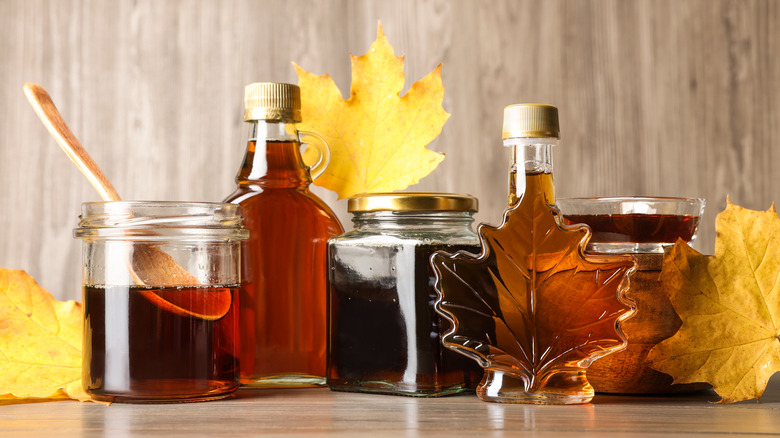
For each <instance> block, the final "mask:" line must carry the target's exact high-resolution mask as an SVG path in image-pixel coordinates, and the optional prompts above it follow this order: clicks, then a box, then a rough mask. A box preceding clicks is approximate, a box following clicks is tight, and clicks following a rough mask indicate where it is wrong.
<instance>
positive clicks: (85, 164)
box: [24, 82, 121, 201]
mask: <svg viewBox="0 0 780 438" xmlns="http://www.w3.org/2000/svg"><path fill="white" fill-rule="evenodd" d="M24 94H25V95H26V96H27V100H29V101H30V105H32V107H33V109H34V110H35V113H36V114H38V117H40V119H41V121H42V122H43V125H44V126H46V129H48V130H49V133H50V134H51V135H52V137H54V139H55V140H57V143H58V144H59V145H60V147H61V148H62V150H63V151H65V154H67V155H68V158H70V160H71V161H73V164H75V165H76V167H77V168H78V169H79V171H81V173H82V174H84V176H85V177H86V178H87V180H88V181H89V183H90V184H92V187H94V188H95V190H97V191H98V193H100V197H101V198H103V200H104V201H119V200H121V198H120V197H119V194H118V193H117V192H116V190H115V189H114V186H112V185H111V182H110V181H109V180H108V178H106V176H105V175H104V174H103V172H102V171H101V170H100V168H99V167H98V165H97V164H96V163H95V161H94V160H93V159H92V157H90V156H89V154H88V153H87V151H86V149H84V147H83V146H81V143H79V141H78V139H77V138H76V136H75V135H73V132H71V131H70V128H68V125H67V124H66V123H65V120H64V119H63V118H62V116H61V115H60V112H59V111H57V107H56V106H54V102H52V100H51V97H49V93H47V92H46V90H44V89H43V87H41V86H40V85H38V84H33V83H31V82H28V83H26V84H24Z"/></svg>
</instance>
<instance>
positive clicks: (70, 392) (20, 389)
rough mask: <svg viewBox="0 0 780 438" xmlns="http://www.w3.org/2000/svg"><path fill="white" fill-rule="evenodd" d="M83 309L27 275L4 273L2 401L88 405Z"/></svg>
mask: <svg viewBox="0 0 780 438" xmlns="http://www.w3.org/2000/svg"><path fill="white" fill-rule="evenodd" d="M81 319H82V312H81V305H80V304H79V303H76V302H75V301H66V302H60V301H57V300H55V299H54V298H53V297H52V296H51V295H50V294H49V293H48V292H47V291H46V290H44V289H43V288H41V287H40V286H38V284H37V283H36V282H35V280H33V278H32V277H30V276H29V275H27V274H26V273H25V272H24V271H15V270H9V269H3V268H0V394H3V395H2V396H0V399H3V400H18V399H36V398H46V399H59V398H65V397H69V398H75V399H77V400H82V401H84V400H88V399H89V396H87V394H86V393H85V392H84V391H83V389H82V388H81V338H82V321H81Z"/></svg>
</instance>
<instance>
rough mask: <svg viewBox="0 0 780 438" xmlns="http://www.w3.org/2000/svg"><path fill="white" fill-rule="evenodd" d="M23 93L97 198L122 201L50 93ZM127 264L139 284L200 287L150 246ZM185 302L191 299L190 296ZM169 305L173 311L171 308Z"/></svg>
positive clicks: (138, 248) (34, 88) (165, 303)
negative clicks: (63, 116)
mask: <svg viewBox="0 0 780 438" xmlns="http://www.w3.org/2000/svg"><path fill="white" fill-rule="evenodd" d="M24 94H25V95H27V100H29V101H30V104H31V105H32V107H33V109H34V110H35V113H36V114H38V117H40V119H41V121H42V122H43V125H44V126H46V129H48V130H49V133H50V134H51V135H52V137H54V139H55V140H57V143H58V144H59V145H60V147H61V148H62V150H63V151H65V154H66V155H67V156H68V157H69V158H70V159H71V161H73V164H75V165H76V167H77V168H78V169H79V171H81V173H82V174H83V175H84V176H85V177H86V178H87V180H89V182H90V184H92V186H93V187H94V188H95V190H97V191H98V193H99V194H100V197H101V198H103V200H104V201H120V200H121V198H120V197H119V194H118V193H117V192H116V189H114V186H112V185H111V183H110V182H109V181H108V178H106V176H105V174H103V172H102V171H101V170H100V168H99V167H98V165H97V164H96V163H95V161H94V160H93V159H92V157H90V156H89V154H88V153H87V151H86V149H84V147H83V146H82V145H81V143H79V141H78V139H76V136H75V135H73V132H71V130H70V129H69V128H68V125H67V124H66V123H65V120H64V119H63V118H62V116H61V115H60V112H59V111H57V107H55V106H54V102H52V100H51V97H49V93H47V92H46V90H44V89H43V87H41V86H40V85H38V84H33V83H30V82H28V83H26V84H24ZM129 265H130V266H129V270H130V276H131V277H132V278H133V281H135V282H136V283H137V284H139V285H150V286H194V285H198V284H200V282H199V281H198V279H197V277H195V276H194V275H192V274H190V273H189V272H188V271H187V270H186V269H184V268H182V267H181V266H179V264H178V263H176V261H175V260H174V259H173V258H172V257H171V256H170V255H168V254H167V253H165V252H164V251H162V250H161V249H159V248H158V247H157V246H154V245H152V244H136V245H134V250H133V252H132V257H131V261H130V263H129ZM142 293H144V295H145V296H147V298H149V299H150V300H152V301H154V302H155V303H156V304H158V305H160V306H161V307H164V308H169V310H172V311H174V312H176V313H180V312H184V313H191V312H188V310H187V309H186V307H182V306H183V305H184V304H183V303H182V306H180V305H179V304H177V303H175V302H171V299H170V298H167V299H163V298H162V297H160V295H159V294H156V293H154V292H150V291H146V292H144V291H142ZM188 299H191V297H189V298H188ZM170 306H174V307H175V308H173V309H170ZM177 309H178V310H177Z"/></svg>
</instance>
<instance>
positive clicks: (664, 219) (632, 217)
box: [563, 214, 699, 243]
mask: <svg viewBox="0 0 780 438" xmlns="http://www.w3.org/2000/svg"><path fill="white" fill-rule="evenodd" d="M563 219H564V222H565V223H566V224H586V225H588V226H589V227H590V228H591V230H593V236H592V237H591V239H590V242H591V243H613V242H635V243H674V242H676V241H677V239H678V238H680V239H682V240H683V241H685V242H690V241H691V240H692V239H693V236H694V235H695V234H696V227H697V225H698V224H699V218H698V216H685V215H675V214H567V215H566V216H564V218H563Z"/></svg>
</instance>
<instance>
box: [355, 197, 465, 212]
mask: <svg viewBox="0 0 780 438" xmlns="http://www.w3.org/2000/svg"><path fill="white" fill-rule="evenodd" d="M379 210H386V211H478V210H479V204H478V201H477V198H475V197H473V196H471V195H465V194H460V193H429V192H398V193H365V194H362V195H357V196H353V197H351V198H349V201H348V203H347V211H349V212H350V213H352V212H363V211H379Z"/></svg>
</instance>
